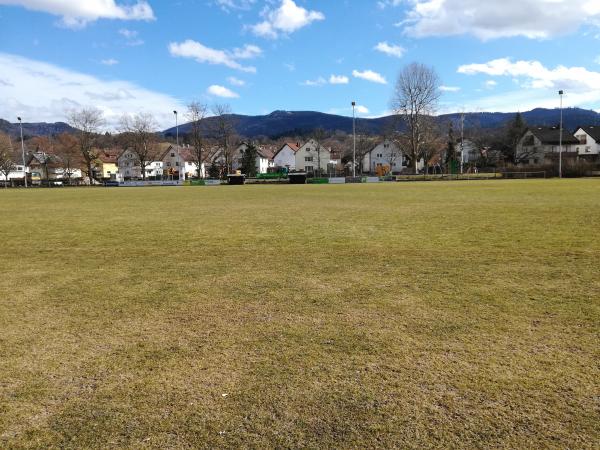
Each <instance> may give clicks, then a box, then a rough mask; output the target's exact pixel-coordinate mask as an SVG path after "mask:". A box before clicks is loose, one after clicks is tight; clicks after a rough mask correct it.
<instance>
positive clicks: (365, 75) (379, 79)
mask: <svg viewBox="0 0 600 450" xmlns="http://www.w3.org/2000/svg"><path fill="white" fill-rule="evenodd" d="M352 76H353V77H355V78H362V79H363V80H367V81H371V82H373V83H379V84H387V80H386V79H385V78H384V77H383V76H382V75H381V74H379V73H377V72H373V71H372V70H363V71H362V72H361V71H358V70H353V71H352Z"/></svg>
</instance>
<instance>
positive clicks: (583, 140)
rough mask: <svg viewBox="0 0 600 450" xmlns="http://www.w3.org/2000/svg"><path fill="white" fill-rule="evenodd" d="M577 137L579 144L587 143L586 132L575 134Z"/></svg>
mask: <svg viewBox="0 0 600 450" xmlns="http://www.w3.org/2000/svg"><path fill="white" fill-rule="evenodd" d="M577 139H579V143H580V144H581V145H586V144H587V134H581V135H579V136H577Z"/></svg>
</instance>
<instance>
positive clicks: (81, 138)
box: [67, 108, 105, 185]
mask: <svg viewBox="0 0 600 450" xmlns="http://www.w3.org/2000/svg"><path fill="white" fill-rule="evenodd" d="M67 122H68V123H69V125H71V126H72V127H73V128H76V129H77V130H78V132H77V134H76V135H75V137H76V138H77V144H78V147H79V151H80V152H81V156H82V157H83V159H84V161H85V164H86V167H87V173H88V177H89V180H90V185H92V184H94V172H93V170H92V165H93V164H94V161H96V159H97V157H98V155H97V153H96V151H95V149H94V141H95V139H96V137H97V135H98V132H99V131H100V127H102V125H104V123H105V122H104V118H103V115H102V111H100V110H99V109H96V108H82V109H79V110H73V111H71V112H69V113H68V114H67Z"/></svg>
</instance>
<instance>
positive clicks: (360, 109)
mask: <svg viewBox="0 0 600 450" xmlns="http://www.w3.org/2000/svg"><path fill="white" fill-rule="evenodd" d="M355 108H356V112H357V113H358V114H369V108H367V107H366V106H362V105H356V107H355Z"/></svg>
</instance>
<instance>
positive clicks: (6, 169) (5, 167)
mask: <svg viewBox="0 0 600 450" xmlns="http://www.w3.org/2000/svg"><path fill="white" fill-rule="evenodd" d="M14 156H15V155H14V150H13V146H12V142H11V141H10V137H9V136H8V135H7V134H4V133H0V173H2V175H4V187H5V188H7V187H8V177H9V175H10V173H11V172H12V171H13V170H15V167H16V166H15V164H14V162H13V161H14Z"/></svg>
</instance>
